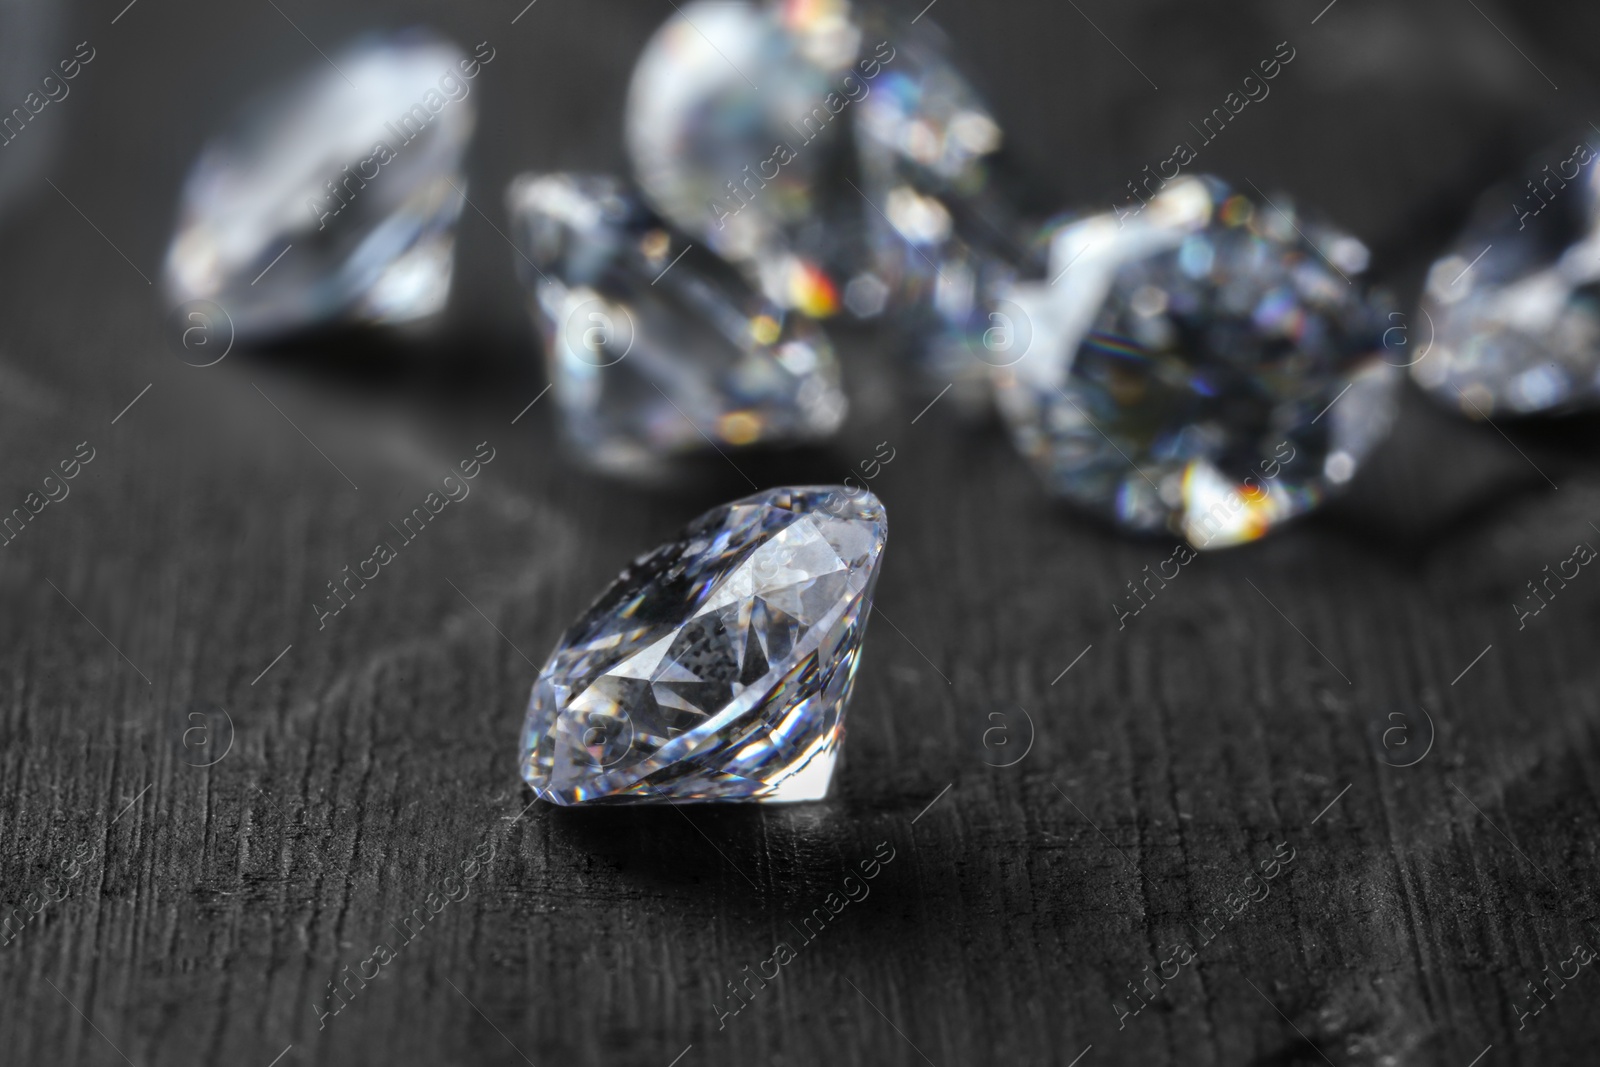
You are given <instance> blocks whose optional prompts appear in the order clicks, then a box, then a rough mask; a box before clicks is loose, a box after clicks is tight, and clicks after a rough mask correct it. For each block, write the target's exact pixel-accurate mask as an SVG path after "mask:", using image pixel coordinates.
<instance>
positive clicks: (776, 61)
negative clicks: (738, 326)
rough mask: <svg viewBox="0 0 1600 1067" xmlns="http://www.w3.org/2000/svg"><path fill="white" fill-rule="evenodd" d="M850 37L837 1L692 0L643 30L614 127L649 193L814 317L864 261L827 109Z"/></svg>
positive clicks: (771, 290)
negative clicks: (647, 34) (619, 123)
mask: <svg viewBox="0 0 1600 1067" xmlns="http://www.w3.org/2000/svg"><path fill="white" fill-rule="evenodd" d="M860 50H861V32H860V29H859V28H858V27H857V26H856V25H855V23H854V22H853V21H852V20H851V18H850V9H849V6H848V5H847V4H845V3H843V2H840V0H816V2H812V3H806V4H795V3H790V4H784V5H772V6H763V5H761V4H756V3H724V2H722V0H700V2H697V3H693V4H687V5H684V6H683V7H682V8H681V9H680V10H679V11H678V13H677V14H675V15H674V16H673V17H672V18H670V19H668V20H667V22H666V23H665V24H663V25H662V27H661V28H660V29H659V30H658V31H657V32H656V34H655V36H654V37H652V38H651V39H650V41H649V42H648V43H646V45H645V47H644V51H643V52H642V53H640V56H639V60H638V63H637V64H636V66H635V67H634V72H633V79H632V82H631V84H630V86H629V89H628V102H627V110H626V113H625V116H624V137H625V140H626V144H627V147H628V153H629V156H630V159H631V160H632V164H633V170H634V176H635V178H636V180H637V181H638V183H639V186H640V188H641V190H642V191H643V192H644V194H645V196H646V198H648V199H649V201H650V203H651V204H652V205H653V206H654V207H655V208H656V209H657V210H658V211H660V212H661V214H662V215H663V216H665V217H666V218H667V219H669V220H671V221H672V223H673V224H674V225H676V226H677V227H678V228H680V229H682V230H683V231H684V232H685V233H687V234H688V235H689V236H690V237H692V238H693V239H695V240H697V241H702V242H704V243H706V244H708V245H709V246H710V247H711V248H713V249H715V250H716V252H717V253H718V254H719V255H721V256H723V257H724V258H727V259H729V260H731V261H733V262H736V263H738V264H740V265H741V266H742V267H744V268H745V269H746V271H747V272H748V273H749V274H750V275H751V276H752V277H753V278H754V279H755V280H756V282H757V284H759V285H760V287H761V288H762V289H763V291H765V292H766V293H767V294H768V295H769V296H771V297H772V298H773V299H774V300H776V301H778V302H780V303H783V304H784V305H786V306H789V307H794V308H798V309H800V310H802V311H804V312H806V313H807V314H810V315H813V316H817V317H824V316H827V315H831V314H833V313H834V312H836V311H837V310H838V309H839V307H840V303H841V300H842V298H843V291H844V288H845V286H846V285H847V284H848V283H849V281H850V280H851V279H852V278H853V277H855V276H856V275H857V274H859V273H860V272H861V271H862V269H863V268H864V267H865V265H866V256H865V248H864V245H863V242H862V237H863V234H862V207H863V205H862V204H861V200H860V195H859V194H858V193H856V192H855V191H854V190H852V189H851V188H850V185H849V183H848V179H849V178H850V177H851V175H852V174H853V173H854V171H853V168H852V160H851V147H852V146H851V134H850V130H849V126H850V120H849V117H848V116H846V115H843V114H841V112H843V111H846V110H847V109H848V106H849V98H848V97H847V96H846V95H845V94H846V92H848V91H851V90H850V89H849V88H848V86H859V85H861V84H862V74H861V73H860V72H859V71H857V70H856V64H857V53H858V52H859V51H860ZM847 78H848V79H849V82H848V85H847V83H846V79H847ZM853 91H854V92H855V93H856V94H857V95H859V93H860V92H861V91H862V90H861V89H859V88H857V89H855V90H853Z"/></svg>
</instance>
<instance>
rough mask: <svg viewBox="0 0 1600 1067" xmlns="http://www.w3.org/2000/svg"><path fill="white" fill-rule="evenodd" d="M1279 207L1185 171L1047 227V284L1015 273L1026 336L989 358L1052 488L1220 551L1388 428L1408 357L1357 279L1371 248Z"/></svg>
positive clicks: (1343, 468) (1320, 494) (1327, 482)
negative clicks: (1385, 343)
mask: <svg viewBox="0 0 1600 1067" xmlns="http://www.w3.org/2000/svg"><path fill="white" fill-rule="evenodd" d="M1278 205H1281V209H1280V207H1278V206H1270V205H1256V204H1253V203H1251V201H1249V200H1248V199H1246V198H1245V197H1243V196H1238V195H1235V194H1232V193H1231V192H1230V191H1229V190H1228V188H1227V187H1226V186H1225V185H1224V184H1223V183H1221V182H1219V181H1217V180H1216V179H1212V178H1183V179H1179V180H1177V181H1174V182H1172V183H1170V184H1169V185H1168V186H1167V187H1166V188H1165V189H1163V190H1162V191H1161V192H1160V193H1158V194H1157V195H1156V196H1155V197H1153V198H1152V199H1151V200H1150V202H1149V203H1148V205H1147V206H1146V207H1145V208H1144V209H1143V211H1142V212H1141V213H1140V214H1138V215H1137V216H1134V217H1131V218H1129V217H1124V218H1122V219H1118V218H1116V217H1114V216H1112V215H1097V216H1091V217H1088V218H1081V219H1076V220H1070V221H1066V222H1062V223H1058V224H1056V225H1055V226H1054V227H1053V228H1051V229H1050V230H1049V231H1047V240H1048V242H1049V243H1048V248H1049V264H1048V267H1047V277H1048V278H1053V279H1055V281H1054V282H1053V283H1052V282H1050V281H1036V282H1026V283H1017V284H1015V285H1014V286H1012V287H1010V289H1009V290H1008V292H1009V299H1010V302H1009V303H1008V304H1007V318H1008V319H1010V320H1014V322H1013V324H1012V327H1011V328H1012V329H1013V330H1015V331H1016V334H1017V335H1018V336H1021V335H1024V334H1025V335H1026V337H1025V344H1020V343H1019V345H1018V347H1019V348H1020V349H1021V351H1019V352H1017V353H1016V354H1015V356H1016V358H1015V359H1014V361H1012V362H1010V363H1009V365H1006V366H1003V367H1000V368H999V369H997V370H996V372H995V374H996V387H997V396H998V400H999V402H1000V406H1001V410H1002V411H1003V412H1004V414H1005V415H1006V417H1007V420H1008V421H1009V422H1010V424H1011V428H1012V431H1013V436H1014V438H1015V440H1016V443H1017V446H1018V448H1019V449H1020V450H1021V451H1022V452H1023V454H1024V455H1026V456H1027V457H1028V458H1029V459H1030V460H1032V461H1033V463H1034V465H1035V466H1036V467H1037V468H1038V469H1039V471H1040V473H1041V474H1042V475H1043V476H1044V478H1045V480H1046V482H1047V483H1048V484H1049V485H1050V487H1051V488H1052V489H1053V490H1054V491H1056V492H1057V493H1059V494H1061V495H1062V496H1064V497H1066V498H1067V499H1069V500H1071V501H1073V502H1074V503H1076V504H1078V505H1080V506H1082V507H1085V508H1087V509H1090V510H1093V511H1096V512H1098V513H1100V514H1103V515H1105V516H1107V517H1108V518H1110V519H1111V520H1112V521H1114V522H1116V523H1118V524H1119V525H1121V526H1123V527H1125V528H1128V529H1131V530H1136V531H1143V532H1156V531H1161V530H1170V531H1172V532H1173V533H1178V534H1181V535H1183V536H1185V537H1187V538H1188V539H1189V540H1190V542H1191V543H1193V544H1194V545H1195V546H1196V547H1200V548H1220V547H1223V546H1226V545H1231V544H1237V543H1239V542H1242V541H1249V540H1253V539H1255V538H1257V537H1260V536H1261V535H1263V534H1264V533H1266V532H1267V531H1268V530H1269V529H1271V528H1272V527H1273V526H1276V525H1277V524H1279V523H1281V522H1283V521H1285V520H1287V519H1289V518H1292V517H1294V516H1296V515H1299V514H1301V513H1303V512H1305V511H1307V510H1309V509H1311V508H1312V507H1314V506H1316V505H1317V504H1318V503H1319V502H1320V501H1321V500H1322V499H1323V498H1324V497H1325V496H1326V495H1327V494H1328V492H1329V491H1331V490H1334V489H1336V488H1338V487H1339V486H1341V485H1342V484H1343V483H1345V482H1347V481H1349V479H1350V477H1351V476H1352V474H1353V473H1354V472H1355V469H1356V466H1357V464H1358V463H1359V462H1360V461H1361V460H1362V459H1363V457H1365V456H1366V455H1367V453H1368V452H1369V450H1370V449H1371V448H1372V447H1373V446H1374V445H1375V444H1376V443H1377V442H1378V441H1379V440H1380V439H1381V438H1382V437H1383V436H1384V434H1386V433H1387V431H1388V429H1389V426H1390V423H1391V422H1392V419H1393V415H1394V408H1395V400H1396V389H1397V386H1398V383H1399V380H1400V374H1399V372H1398V371H1397V370H1395V369H1394V368H1393V367H1391V366H1388V365H1386V364H1385V362H1384V361H1383V359H1382V358H1381V356H1380V353H1381V351H1382V349H1381V345H1382V335H1383V330H1384V325H1385V323H1384V319H1383V317H1382V315H1381V313H1380V310H1379V307H1378V305H1377V304H1376V303H1375V302H1373V301H1372V300H1369V299H1368V298H1367V297H1366V296H1365V294H1364V293H1363V291H1362V289H1361V288H1360V287H1358V285H1357V283H1356V282H1355V280H1354V278H1353V276H1354V275H1357V274H1359V273H1360V272H1361V270H1363V269H1364V268H1365V265H1366V259H1367V252H1366V249H1365V248H1364V247H1363V246H1362V244H1361V243H1360V242H1359V241H1357V240H1356V239H1355V238H1353V237H1350V236H1348V235H1345V234H1342V233H1340V232H1338V231H1335V230H1333V229H1330V228H1328V227H1326V226H1322V225H1319V224H1318V223H1316V222H1314V221H1312V220H1310V219H1306V218H1303V217H1300V216H1298V215H1296V214H1295V213H1294V212H1293V208H1292V207H1290V206H1288V205H1287V204H1286V203H1285V202H1284V201H1283V200H1281V199H1280V200H1279V201H1278Z"/></svg>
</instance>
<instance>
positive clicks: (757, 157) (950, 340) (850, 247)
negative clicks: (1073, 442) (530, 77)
mask: <svg viewBox="0 0 1600 1067" xmlns="http://www.w3.org/2000/svg"><path fill="white" fill-rule="evenodd" d="M758 85H759V90H758V88H757V86H758ZM625 132H626V141H627V146H628V152H629V158H630V159H631V161H632V164H633V168H634V174H635V177H636V179H637V180H638V182H639V184H640V187H641V189H642V190H643V193H644V195H645V197H646V198H647V199H648V200H649V201H650V202H651V204H652V205H654V206H655V207H656V209H657V210H659V211H660V212H661V213H662V214H663V215H664V216H665V217H666V218H668V219H670V220H671V221H672V222H673V224H674V225H676V226H677V227H679V228H680V229H682V230H683V231H684V232H685V233H687V234H689V235H690V236H691V237H693V238H694V239H696V240H699V241H702V242H705V243H706V244H708V245H710V246H711V247H712V248H714V249H715V250H716V251H717V252H718V253H719V254H720V255H722V256H724V257H726V258H727V259H729V260H730V261H732V262H734V263H736V264H738V265H740V267H741V269H742V270H744V272H745V273H746V275H747V276H748V277H750V278H751V279H752V280H753V281H754V283H755V284H757V285H759V286H760V287H761V288H762V290H763V291H764V292H766V293H768V294H769V295H770V296H771V297H772V298H773V299H774V300H776V301H778V302H779V303H782V304H785V305H786V306H789V307H796V308H800V309H802V310H804V311H805V312H806V313H808V314H811V315H816V316H826V315H831V314H834V313H835V312H836V311H838V310H839V309H841V308H843V309H844V310H846V311H848V312H849V313H850V314H852V315H853V316H855V317H857V318H862V319H866V318H876V317H878V316H887V317H888V318H889V319H890V321H891V323H892V325H893V327H894V330H895V335H896V339H897V341H898V342H899V344H900V345H901V346H902V347H903V348H905V349H906V350H907V351H909V352H910V353H911V354H913V356H914V357H915V361H916V365H917V367H918V369H919V370H920V371H921V372H922V374H923V376H924V378H925V381H924V383H923V384H931V385H932V386H933V388H935V389H941V390H942V389H943V387H945V386H947V385H950V384H954V385H955V386H956V387H957V388H956V398H957V399H958V401H960V402H961V403H962V405H963V407H965V408H968V409H971V408H973V407H975V406H978V405H984V406H986V405H987V396H988V388H989V386H988V375H987V369H986V368H985V367H984V366H983V363H982V361H981V360H980V359H975V358H973V349H974V348H975V347H976V346H977V339H978V338H980V337H981V336H982V335H983V334H984V332H985V330H987V329H988V328H989V326H990V325H991V323H990V321H989V320H988V319H987V318H986V314H985V311H986V309H985V306H984V294H986V293H987V292H989V291H990V290H991V289H992V288H993V287H994V286H995V285H996V284H999V283H1001V282H1004V281H1008V280H1009V279H1010V278H1011V276H1012V275H1013V274H1014V273H1015V271H1014V269H1013V267H1012V264H1013V262H1014V261H1016V260H1020V259H1021V253H1022V251H1023V248H1022V245H1023V243H1024V242H1019V241H1018V240H1016V239H1015V235H1016V234H1017V232H1018V231H1019V227H1018V225H1017V222H1016V220H1015V218H1014V215H1013V210H1012V208H1011V206H1010V201H1011V199H1012V197H1011V196H1010V195H1009V194H1011V193H1014V192H1017V191H1018V190H1019V189H1020V187H1021V186H1020V183H1019V182H1017V181H1016V180H1015V179H1014V177H1013V176H1012V175H1011V174H1010V173H1009V171H1006V170H1005V168H1004V167H1003V166H1002V165H1001V163H1002V160H1001V153H1000V149H1001V146H1002V143H1003V140H1004V137H1003V134H1002V132H1001V129H1000V126H999V124H998V122H997V121H996V120H995V118H994V117H993V115H992V113H991V111H990V110H989V108H988V106H987V105H986V104H985V103H984V102H983V100H982V99H981V97H980V96H979V94H978V93H977V91H976V90H975V89H974V88H973V87H972V85H971V84H970V82H969V81H968V80H967V79H966V78H965V76H964V75H963V74H962V73H961V72H960V71H959V70H958V68H957V66H956V64H955V63H954V62H953V60H952V59H951V58H950V49H949V43H948V41H947V39H946V38H945V36H944V34H943V33H941V32H940V31H939V30H938V29H937V27H935V26H934V25H933V23H932V20H931V19H927V18H920V17H919V18H913V19H910V20H909V21H908V20H907V18H906V16H904V15H899V14H896V13H893V12H890V11H888V10H887V9H885V8H883V7H880V6H877V5H872V4H851V3H847V2H845V0H815V2H812V3H806V4H792V3H768V4H758V3H748V2H745V3H726V2H722V0H702V2H699V3H694V4H690V5H686V6H685V7H684V8H683V9H682V10H681V11H680V12H679V13H678V14H677V15H676V16H674V17H672V18H670V19H668V20H667V22H666V23H665V24H664V25H663V26H662V27H661V29H660V30H659V31H658V32H657V33H656V35H655V36H654V37H653V38H652V39H651V40H650V42H649V43H648V44H646V46H645V49H644V51H643V53H642V54H641V56H640V58H639V61H638V64H637V65H636V67H635V68H634V73H633V81H632V85H631V87H630V90H629V96H628V105H627V112H626V119H625ZM1000 186H1003V187H1004V192H1005V194H1007V195H1002V192H1001V189H1000V188H999V187H1000Z"/></svg>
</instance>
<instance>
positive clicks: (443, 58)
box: [165, 31, 492, 339]
mask: <svg viewBox="0 0 1600 1067" xmlns="http://www.w3.org/2000/svg"><path fill="white" fill-rule="evenodd" d="M491 58H492V55H491ZM479 69H480V68H479V64H478V63H477V62H476V61H474V60H468V59H467V58H466V56H465V55H464V54H463V53H462V52H461V50H460V49H459V48H457V47H456V46H455V45H453V44H451V43H449V42H446V41H443V40H440V39H438V38H436V37H434V36H432V35H430V34H427V33H424V32H421V31H408V32H404V33H398V34H390V35H386V36H374V37H366V38H363V39H361V40H360V41H358V42H357V43H355V44H354V45H352V46H351V47H350V48H348V49H346V50H345V51H343V52H340V53H338V54H337V55H335V56H333V57H332V59H331V62H319V63H318V64H317V65H316V66H314V67H313V68H312V69H311V70H310V71H309V72H307V73H306V74H304V75H302V76H301V77H299V78H297V79H295V80H294V81H292V82H289V83H287V84H285V85H283V86H280V87H279V88H278V89H277V90H276V91H275V92H272V93H270V94H269V95H267V96H265V97H263V98H261V99H259V100H257V101H256V102H255V103H254V104H253V105H251V106H250V107H248V108H247V109H246V110H245V111H244V112H243V113H242V114H241V115H240V116H239V117H238V119H237V121H236V122H235V123H234V124H233V125H232V126H231V127H230V128H229V129H228V130H226V131H225V132H224V133H222V134H221V135H220V136H218V137H216V138H214V139H212V140H211V141H209V142H208V143H207V144H206V146H205V147H204V149H203V150H202V151H201V153H200V157H199V158H198V159H197V160H196V161H195V164H194V166H193V167H192V168H191V170H190V172H189V176H188V179H187V180H186V182H185V183H184V187H183V193H182V198H181V202H180V205H179V211H178V225H177V230H176V233H175V234H174V235H173V239H172V245H171V247H170V248H169V249H168V252H167V260H166V267H165V284H166V289H167V293H168V296H169V297H170V299H171V300H172V301H173V302H175V303H180V304H181V303H187V302H190V301H198V300H208V301H212V302H215V303H216V304H219V305H221V307H222V308H223V309H224V310H225V311H226V312H227V314H228V317H229V318H230V319H231V320H232V322H233V327H234V335H235V336H236V337H239V338H243V339H259V338H267V337H273V336H280V335H284V334H288V333H293V332H296V331H300V330H304V329H307V328H310V327H315V326H323V325H327V324H330V323H335V322H353V323H381V324H394V323H403V322H409V321H413V320H418V319H422V318H426V317H427V316H430V315H433V314H434V313H436V312H438V311H440V310H441V309H442V308H443V307H444V305H445V302H446V300H447V299H448V296H449V291H450V276H451V272H452V268H453V265H454V256H455V224H456V220H457V218H458V217H459V216H460V213H461V207H462V203H463V200H464V197H465V192H464V190H465V188H466V183H465V181H464V179H463V178H462V175H461V159H462V154H463V152H464V151H465V149H466V147H467V142H468V141H469V139H470V138H471V135H472V129H473V126H474V123H475V121H476V112H477V101H476V99H474V98H472V97H471V96H470V92H471V84H472V78H473V77H475V76H476V75H477V73H478V71H479ZM467 71H471V72H472V73H471V74H470V75H469V74H467Z"/></svg>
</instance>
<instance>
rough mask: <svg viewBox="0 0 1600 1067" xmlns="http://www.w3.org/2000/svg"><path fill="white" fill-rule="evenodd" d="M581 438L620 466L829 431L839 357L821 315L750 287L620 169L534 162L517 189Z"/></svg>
mask: <svg viewBox="0 0 1600 1067" xmlns="http://www.w3.org/2000/svg"><path fill="white" fill-rule="evenodd" d="M508 203H509V206H510V212H511V217H512V225H513V233H514V240H515V241H516V242H517V246H518V251H519V253H520V256H519V259H518V261H517V262H518V266H519V268H520V269H521V270H522V272H523V277H524V279H525V280H526V281H527V283H528V284H529V286H530V287H531V289H532V291H533V300H532V301H531V304H532V310H533V315H534V320H535V322H536V324H537V325H538V328H539V331H540V333H541V335H542V336H543V339H544V347H545V358H546V362H547V364H548V366H549V371H550V379H551V381H552V382H553V383H554V386H555V389H554V395H555V398H556V402H557V403H558V405H559V406H560V408H561V411H562V413H563V416H564V420H563V421H564V426H565V431H566V433H567V436H568V438H569V441H570V443H571V444H572V445H573V446H574V448H575V450H576V451H577V452H578V454H579V455H580V456H581V457H583V458H584V459H585V460H587V461H588V462H590V463H593V464H594V465H596V466H598V467H600V468H602V469H606V470H611V471H617V472H622V473H648V472H652V471H655V470H658V469H659V468H661V467H662V466H663V464H664V461H665V458H666V457H668V456H670V455H672V454H674V453H683V452H688V451H692V450H699V449H704V448H707V447H708V446H711V447H716V448H718V449H722V448H724V447H742V446H746V445H756V444H800V443H809V442H818V441H822V440H825V439H826V438H828V437H829V436H831V435H832V434H833V433H834V431H836V430H837V429H838V428H839V424H840V423H841V422H842V421H843V419H844V413H845V398H844V392H843V390H842V389H841V387H840V384H839V366H838V362H837V360H836V359H835V358H834V355H833V348H832V346H831V345H830V344H829V342H828V338H827V335H826V334H825V333H824V332H823V330H822V328H821V327H820V326H818V325H817V324H816V323H815V322H813V321H811V320H810V319H808V318H806V317H805V316H803V315H800V314H797V313H795V312H792V311H788V310H786V309H785V308H784V307H782V306H780V305H778V304H776V303H774V302H773V301H771V300H768V299H766V298H765V297H763V296H762V295H761V294H759V293H758V292H756V291H755V290H753V289H752V288H751V287H750V286H749V284H748V283H747V282H746V281H745V280H744V278H743V277H742V276H741V275H740V274H739V273H738V271H737V270H735V269H734V268H733V267H731V266H729V265H728V264H727V263H725V262H724V261H722V260H721V259H719V258H718V257H717V256H715V255H713V254H712V253H711V252H709V251H708V250H706V249H705V248H703V247H697V246H693V245H691V244H690V243H689V242H688V241H686V240H685V239H684V238H683V237H682V236H681V235H679V234H676V233H674V232H672V231H671V230H669V229H668V228H667V227H666V224H665V223H663V222H662V221H661V220H660V219H659V218H657V217H656V216H655V215H653V214H652V213H651V212H650V211H649V210H648V209H647V208H645V207H644V206H643V204H641V203H640V202H639V200H638V199H637V198H636V197H635V196H633V195H632V194H630V193H629V191H628V190H627V188H626V187H625V186H624V185H623V183H622V182H620V181H619V180H617V179H615V178H609V177H603V176H597V175H571V174H551V175H539V176H535V175H524V176H522V177H520V178H518V179H517V180H516V181H514V182H513V183H512V186H511V189H510V191H509V193H508Z"/></svg>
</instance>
